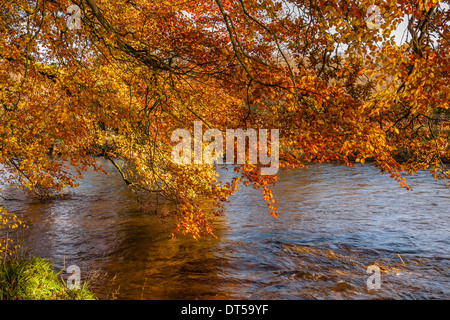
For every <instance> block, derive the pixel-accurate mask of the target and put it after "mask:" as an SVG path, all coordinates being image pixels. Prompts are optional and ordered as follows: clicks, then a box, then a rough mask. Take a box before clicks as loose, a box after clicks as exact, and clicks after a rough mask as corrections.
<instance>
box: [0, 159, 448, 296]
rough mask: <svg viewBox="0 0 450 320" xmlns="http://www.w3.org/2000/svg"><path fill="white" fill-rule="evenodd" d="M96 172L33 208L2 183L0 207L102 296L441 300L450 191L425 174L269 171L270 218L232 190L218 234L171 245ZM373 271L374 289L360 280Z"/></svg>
mask: <svg viewBox="0 0 450 320" xmlns="http://www.w3.org/2000/svg"><path fill="white" fill-rule="evenodd" d="M103 165H104V168H105V169H106V171H108V172H110V175H105V174H102V173H99V172H93V171H92V172H91V171H88V172H86V173H85V176H84V180H83V181H82V183H81V185H80V187H79V188H77V189H75V190H74V191H73V192H72V195H71V196H70V197H68V198H66V199H59V200H53V201H50V202H37V201H32V200H29V199H26V198H24V197H23V196H21V195H20V194H18V193H17V191H16V190H14V189H12V188H11V187H8V186H6V187H5V190H4V194H5V195H8V196H9V197H13V196H14V197H17V198H18V197H22V199H21V200H8V201H6V200H1V202H0V205H2V206H3V207H4V208H5V209H6V210H8V211H10V212H13V213H15V214H17V215H18V216H19V217H20V218H22V220H24V221H25V223H26V224H27V225H28V226H29V228H28V229H26V230H24V231H23V232H21V235H20V238H21V239H20V241H21V243H23V245H24V247H26V248H27V250H29V251H30V252H31V253H33V254H35V255H38V256H41V257H44V258H47V259H50V260H52V261H54V266H55V269H56V270H57V271H58V270H63V268H64V267H66V268H67V267H68V266H69V265H77V266H79V267H80V270H81V276H82V279H83V280H88V281H89V282H90V284H91V286H92V290H93V291H94V293H96V294H97V295H98V296H99V298H101V299H449V298H450V272H449V270H450V249H449V248H450V232H449V231H450V189H449V188H448V187H447V186H446V185H445V183H444V182H442V181H435V180H433V179H432V178H431V176H430V174H429V173H426V172H420V173H418V174H416V175H414V176H410V177H408V178H407V182H408V184H409V185H410V187H411V188H412V191H408V190H406V189H404V188H400V187H399V185H398V183H396V182H395V181H394V180H393V179H391V178H389V177H388V176H386V175H381V174H380V173H379V171H378V169H376V168H375V167H374V166H372V165H370V164H365V165H358V167H356V168H348V167H345V166H340V165H336V164H313V165H311V166H310V167H309V168H308V169H306V170H300V171H292V172H288V173H285V172H280V173H279V174H278V175H279V182H278V183H277V185H276V186H275V187H274V197H275V199H276V200H277V202H278V205H279V214H278V218H276V219H275V218H273V217H272V216H271V215H270V214H269V212H268V211H269V210H268V208H267V206H266V203H265V201H263V200H262V197H261V191H260V190H253V189H251V188H245V187H241V188H240V193H239V194H237V195H234V196H232V197H231V198H230V203H229V205H227V207H226V208H227V209H226V212H225V215H224V216H223V217H220V218H219V219H218V221H217V224H216V228H217V239H214V238H203V239H200V240H198V241H196V240H193V239H190V238H187V237H178V238H176V239H172V238H171V236H170V233H171V231H172V229H171V227H170V226H169V225H168V224H167V223H165V222H164V221H161V219H160V218H159V217H158V216H156V215H153V214H149V213H146V212H143V211H142V210H141V209H140V206H139V205H138V204H137V202H136V201H135V197H134V195H133V193H132V192H130V190H129V189H128V188H127V186H126V185H125V183H124V182H123V181H122V180H121V178H120V176H119V175H118V174H117V173H116V172H115V171H114V168H113V167H112V166H111V165H110V164H109V163H107V162H104V163H103ZM220 172H221V175H222V178H223V179H228V178H229V177H230V176H231V175H232V170H230V171H227V170H223V169H221V170H220ZM159 209H160V210H162V211H170V210H171V207H170V205H168V204H164V203H163V204H161V205H160V206H159ZM374 264H376V265H378V266H379V267H380V271H381V274H380V277H379V280H380V282H379V289H370V288H369V287H368V285H367V280H368V279H369V277H371V275H372V274H371V273H368V272H367V267H368V266H370V265H374ZM61 275H62V276H63V277H65V278H67V276H68V275H67V274H66V273H65V272H64V271H62V272H61ZM371 279H373V278H371ZM371 281H372V280H371Z"/></svg>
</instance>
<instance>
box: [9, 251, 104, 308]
mask: <svg viewBox="0 0 450 320" xmlns="http://www.w3.org/2000/svg"><path fill="white" fill-rule="evenodd" d="M96 299H97V298H96V296H95V295H94V294H93V293H92V292H91V291H89V289H88V287H87V284H86V283H83V284H82V285H81V286H80V288H79V289H69V288H68V287H67V286H66V284H65V283H64V281H63V279H62V278H61V277H60V276H59V274H58V273H55V272H54V271H53V264H52V262H51V261H49V260H45V259H42V258H39V257H36V256H31V257H29V258H26V257H14V258H10V259H2V260H1V261H0V300H96Z"/></svg>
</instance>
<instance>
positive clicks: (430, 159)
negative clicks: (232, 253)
mask: <svg viewBox="0 0 450 320" xmlns="http://www.w3.org/2000/svg"><path fill="white" fill-rule="evenodd" d="M1 3H2V5H1V7H0V17H1V20H0V105H1V106H0V138H1V139H0V143H1V144H0V163H1V165H2V166H3V169H2V170H4V174H5V175H4V179H9V180H18V181H19V182H20V184H21V185H23V186H24V187H26V188H28V189H29V190H32V191H33V192H34V193H35V194H36V195H37V196H39V197H52V196H55V195H57V194H59V193H61V192H62V191H63V190H64V189H65V188H66V187H74V186H76V183H77V180H78V179H79V178H82V172H83V170H85V169H86V168H88V167H93V168H94V169H95V170H102V168H101V167H100V166H99V165H98V163H97V162H96V159H95V157H93V155H101V156H104V157H106V158H107V159H109V161H111V162H112V163H113V164H114V165H115V166H116V168H117V170H118V171H119V172H120V174H121V175H122V177H123V179H124V181H125V182H126V183H127V184H128V185H129V186H130V188H133V189H134V190H136V191H138V192H142V193H148V194H153V193H158V194H160V195H162V196H164V197H165V198H167V199H170V200H171V201H173V202H174V203H175V204H176V206H177V211H176V213H174V216H175V218H176V221H177V222H176V225H175V231H177V232H182V233H188V234H191V235H192V236H194V237H196V238H197V237H199V236H201V235H204V234H213V228H212V224H211V221H212V220H211V219H212V218H213V216H214V215H211V212H213V213H214V214H220V213H221V212H222V210H223V204H224V203H225V201H226V199H227V198H228V197H229V196H230V195H231V194H233V193H234V192H237V191H238V185H239V184H246V185H250V186H253V187H254V188H261V189H262V190H263V198H264V199H265V200H266V201H267V203H268V205H269V208H270V212H271V213H272V214H273V215H274V216H276V213H277V206H276V201H275V200H274V199H273V197H272V192H271V185H272V184H273V183H275V182H276V180H277V176H276V175H261V174H260V171H259V170H258V167H259V166H258V165H256V164H250V163H246V164H242V165H238V166H236V167H235V171H236V173H237V176H236V178H235V179H233V180H232V181H231V182H228V183H220V182H219V181H218V176H217V173H216V171H215V170H214V167H213V166H211V165H208V164H194V165H177V164H175V163H173V161H171V158H170V156H171V150H172V148H173V146H174V142H173V141H172V140H171V135H172V132H174V131H175V130H176V129H179V128H184V129H188V130H189V131H190V132H193V130H194V122H195V121H202V123H203V127H204V129H208V128H216V129H219V130H221V131H222V132H225V131H226V129H232V128H244V129H247V128H253V129H279V141H280V150H279V157H280V168H281V169H296V168H303V167H304V166H305V164H307V163H309V162H330V161H333V162H339V163H342V164H346V165H349V166H352V165H353V163H354V161H356V162H360V163H364V162H365V161H366V160H371V161H373V163H374V164H375V165H376V166H378V167H379V168H380V170H381V171H382V172H383V173H388V174H390V175H391V176H392V178H394V179H396V180H397V181H398V182H399V183H400V184H401V186H404V187H408V186H407V184H406V182H405V178H404V176H403V175H404V173H414V172H416V171H417V170H425V169H429V170H430V171H431V173H432V174H433V175H434V177H435V178H446V177H448V175H449V172H448V171H446V169H445V165H444V162H445V161H447V160H448V159H449V158H450V148H449V147H448V146H449V137H448V133H449V125H450V122H449V121H450V118H449V115H450V113H449V111H448V108H449V101H450V99H449V93H450V90H449V83H450V81H449V72H450V68H449V66H450V61H449V59H450V56H449V49H450V46H449V37H450V32H449V10H448V8H449V4H450V1H436V0H432V1H417V0H415V1H406V0H401V1H391V0H380V1H367V0H361V1H353V0H327V1H324V0H309V1H308V0H306V1H303V0H302V1H300V0H245V1H244V0H214V1H213V0H208V1H205V0H198V1H189V0H155V1H144V0H126V1H125V0H120V1H119V0H108V1H106V0H77V1H69V0H58V1H56V0H34V1H31V0H2V1H1ZM371 5H376V6H377V8H378V10H379V13H380V14H381V19H380V21H379V26H377V27H379V28H373V27H371V25H370V24H368V21H369V22H370V20H371V19H372V18H373V17H372V16H371V13H370V11H369V10H368V8H369V7H370V6H371ZM71 6H72V8H71V9H69V7H71ZM402 21H405V22H406V23H405V26H406V27H405V30H404V33H403V40H402V41H401V43H398V42H396V41H395V36H396V32H398V29H399V25H400V24H401V23H402ZM372 26H373V25H372ZM70 167H74V168H76V170H77V173H75V174H74V173H73V172H71V171H70V170H69V169H70Z"/></svg>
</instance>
